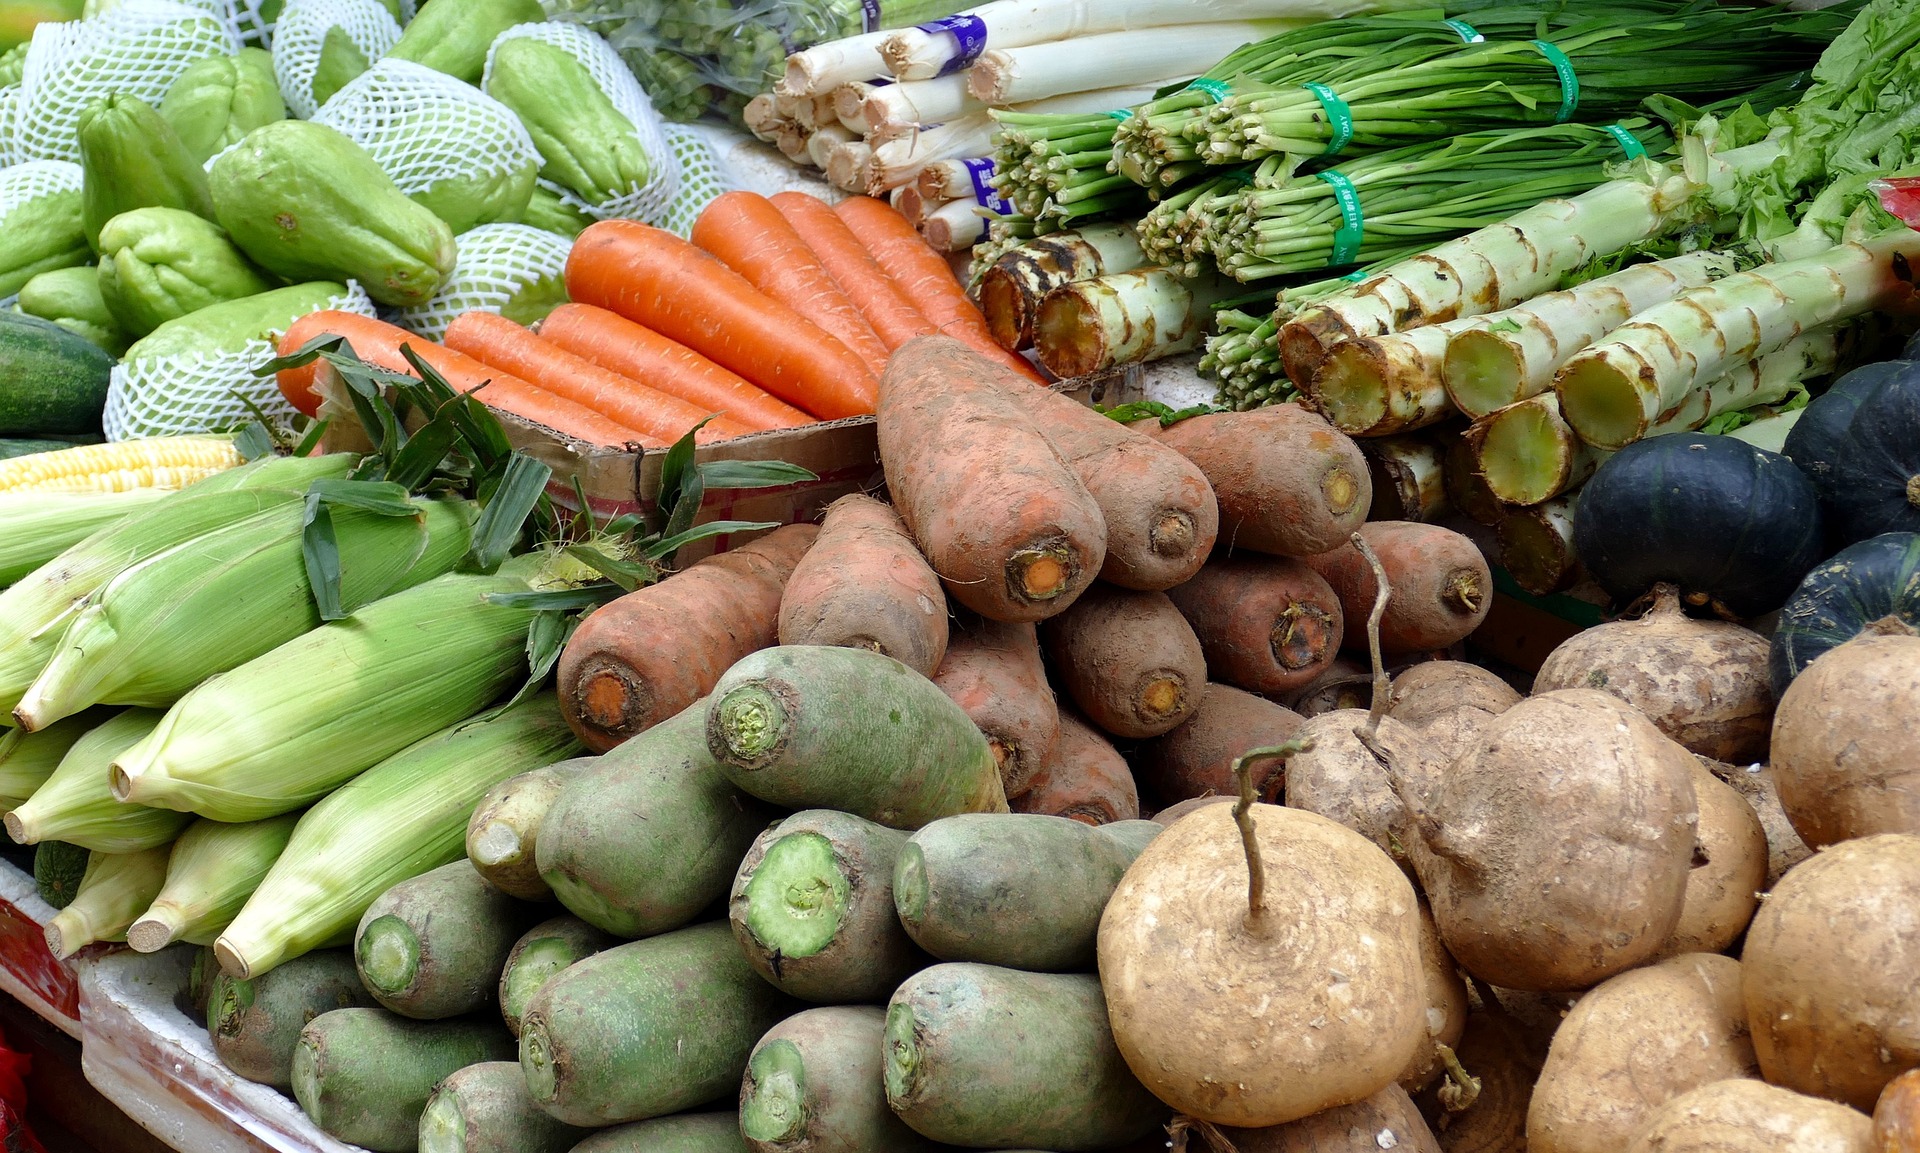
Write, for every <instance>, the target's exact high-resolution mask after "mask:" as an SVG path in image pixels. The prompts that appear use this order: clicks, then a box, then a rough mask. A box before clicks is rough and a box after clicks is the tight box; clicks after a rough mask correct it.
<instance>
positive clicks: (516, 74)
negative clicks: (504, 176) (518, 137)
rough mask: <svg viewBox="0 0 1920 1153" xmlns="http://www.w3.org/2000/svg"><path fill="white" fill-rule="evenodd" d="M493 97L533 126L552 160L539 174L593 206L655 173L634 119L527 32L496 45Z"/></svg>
mask: <svg viewBox="0 0 1920 1153" xmlns="http://www.w3.org/2000/svg"><path fill="white" fill-rule="evenodd" d="M434 2H435V3H439V2H440V0H434ZM487 95H489V96H491V97H493V98H494V99H495V100H498V101H499V102H500V103H502V104H505V105H506V106H507V107H508V108H511V109H513V110H514V111H515V112H516V113H518V114H519V116H520V120H521V122H522V123H524V124H525V125H526V126H527V133H528V135H530V136H532V137H533V146H534V147H535V148H538V149H539V150H540V155H541V157H542V158H543V159H544V160H545V161H546V163H545V164H544V165H542V166H541V168H540V175H541V176H544V177H546V178H547V179H548V180H551V181H553V182H554V183H555V184H558V185H559V186H560V187H562V188H565V189H568V190H570V191H572V192H573V193H575V194H576V195H578V196H579V197H580V198H581V199H582V200H584V201H586V202H587V203H588V204H605V203H606V202H607V201H610V200H613V199H614V198H616V197H620V196H625V195H627V194H629V193H631V192H634V191H636V190H637V189H639V188H642V187H644V186H645V185H646V183H647V181H649V180H651V179H652V178H653V161H652V159H651V158H650V157H649V156H648V155H647V150H646V147H645V146H644V145H643V144H641V143H640V133H639V131H638V130H637V129H636V128H635V127H634V125H633V121H631V120H628V119H627V118H626V117H625V116H623V115H621V114H620V110H619V109H617V108H615V107H614V106H613V101H612V100H609V99H608V98H607V94H606V93H605V92H603V91H602V90H601V88H600V85H599V84H598V83H596V82H595V81H594V79H593V74H592V73H590V72H588V71H587V69H586V66H585V65H583V64H581V63H580V61H578V60H576V59H575V58H574V57H573V55H572V54H571V53H569V52H568V51H567V50H566V49H564V48H561V47H558V46H557V45H553V44H548V43H546V42H544V41H541V40H535V39H533V38H531V37H525V36H522V37H515V38H513V39H511V40H502V41H501V42H500V43H499V44H498V45H497V46H496V47H495V48H494V50H493V68H492V69H491V70H490V71H489V72H488V73H487Z"/></svg>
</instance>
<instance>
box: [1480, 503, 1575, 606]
mask: <svg viewBox="0 0 1920 1153" xmlns="http://www.w3.org/2000/svg"><path fill="white" fill-rule="evenodd" d="M1576 496H1577V494H1574V493H1568V494H1567V495H1565V496H1557V497H1555V498H1553V499H1552V500H1550V501H1547V502H1545V503H1543V504H1537V505H1533V506H1532V507H1530V508H1516V509H1508V510H1507V515H1506V516H1505V517H1504V518H1503V519H1502V520H1501V521H1500V527H1499V528H1498V529H1497V530H1495V531H1496V533H1497V539H1498V542H1499V546H1498V547H1499V550H1500V567H1501V568H1504V569H1506V570H1507V572H1508V573H1509V574H1510V575H1511V576H1512V577H1513V582H1514V583H1515V584H1517V585H1519V586H1520V587H1521V588H1523V589H1525V590H1526V591H1528V592H1530V593H1532V594H1533V595H1535V596H1542V597H1543V596H1548V595H1550V594H1552V593H1557V592H1560V591H1562V590H1563V589H1567V588H1571V587H1572V586H1573V585H1574V584H1576V583H1578V581H1579V577H1580V572H1581V569H1580V558H1579V556H1578V555H1577V554H1576V553H1575V552H1574V551H1573V510H1574V505H1575V503H1576Z"/></svg>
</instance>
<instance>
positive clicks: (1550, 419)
mask: <svg viewBox="0 0 1920 1153" xmlns="http://www.w3.org/2000/svg"><path fill="white" fill-rule="evenodd" d="M1538 399H1539V398H1534V399H1533V400H1528V401H1524V402H1522V403H1519V404H1513V405H1509V406H1507V407H1506V408H1503V409H1501V410H1499V411H1498V412H1495V413H1494V414H1493V415H1492V416H1490V417H1488V418H1486V420H1484V421H1482V422H1481V424H1480V427H1479V428H1478V429H1477V430H1475V435H1474V437H1472V438H1471V441H1472V443H1473V444H1474V453H1475V464H1476V466H1477V468H1478V470H1479V473H1480V476H1481V477H1482V478H1483V479H1484V480H1485V481H1486V483H1487V487H1488V488H1490V489H1492V490H1493V494H1494V496H1496V497H1498V498H1499V499H1500V500H1501V501H1503V502H1505V503H1507V504H1517V505H1531V504H1539V503H1540V502H1541V501H1543V500H1546V499H1548V498H1549V497H1552V496H1554V495H1556V494H1557V493H1560V492H1562V491H1563V490H1565V489H1566V487H1567V480H1568V474H1569V473H1570V472H1571V470H1572V467H1573V457H1574V455H1575V453H1576V452H1577V451H1578V449H1577V446H1576V445H1575V444H1574V440H1573V433H1572V430H1571V429H1569V428H1568V427H1567V424H1566V422H1565V421H1564V420H1562V419H1560V416H1559V413H1558V411H1557V409H1556V406H1554V405H1553V404H1552V403H1550V402H1549V403H1546V404H1539V403H1535V402H1534V401H1535V400H1538ZM1549 400H1550V398H1549Z"/></svg>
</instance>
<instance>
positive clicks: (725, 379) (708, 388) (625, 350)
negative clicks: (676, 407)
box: [540, 304, 814, 432]
mask: <svg viewBox="0 0 1920 1153" xmlns="http://www.w3.org/2000/svg"><path fill="white" fill-rule="evenodd" d="M540 339H542V340H545V341H547V342H549V343H551V344H557V345H559V346H560V347H561V348H564V349H566V350H567V351H568V352H571V353H573V354H574V355H575V356H583V357H585V358H587V359H588V360H591V361H592V362H593V363H595V364H597V365H599V366H600V367H601V368H605V369H611V370H612V371H614V372H617V373H619V374H620V375H622V376H624V377H627V378H629V379H631V380H638V381H641V382H642V383H645V384H647V385H649V386H651V387H653V388H655V389H658V390H659V391H661V392H664V393H666V394H667V395H669V396H677V397H679V398H680V399H681V400H684V401H687V402H689V403H692V404H696V405H699V406H700V407H701V408H703V409H711V410H713V411H715V412H724V413H726V414H727V416H728V418H729V419H732V420H736V421H738V422H740V423H741V424H744V425H746V426H747V427H748V428H750V429H753V430H754V431H756V432H758V431H763V430H765V429H770V428H799V427H800V426H801V425H803V424H813V423H814V419H813V418H812V417H810V416H808V415H807V414H806V413H804V412H801V411H800V410H799V409H797V408H795V407H793V406H792V405H790V404H788V403H787V402H786V401H784V400H780V399H779V398H777V397H775V396H773V395H772V394H771V393H769V392H767V391H766V390H765V389H763V388H761V387H760V386H759V385H757V384H754V383H753V382H752V381H750V380H746V379H745V378H743V377H741V376H740V375H738V374H737V373H732V372H728V371H727V370H726V369H724V368H721V367H720V366H719V365H717V364H715V363H713V362H712V361H711V360H708V359H707V358H706V357H704V356H701V355H700V354H699V353H697V352H695V351H693V350H692V349H691V348H688V347H687V346H686V345H684V344H676V343H675V342H673V341H671V340H668V339H667V338H666V337H664V336H661V335H660V334H659V333H657V332H655V331H653V330H652V329H650V328H642V327H641V326H640V325H637V324H635V323H634V322H633V321H631V320H628V319H627V318H626V317H624V316H621V315H619V314H617V313H612V312H608V311H607V310H606V309H604V308H595V307H594V306H593V305H591V304H563V305H561V306H560V307H559V308H556V309H554V310H553V311H552V312H550V313H548V314H547V318H546V319H545V320H543V321H541V322H540Z"/></svg>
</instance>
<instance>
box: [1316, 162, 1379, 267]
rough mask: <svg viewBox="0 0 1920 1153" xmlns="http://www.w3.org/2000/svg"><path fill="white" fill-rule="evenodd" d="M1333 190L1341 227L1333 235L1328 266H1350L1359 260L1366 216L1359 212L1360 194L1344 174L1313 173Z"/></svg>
mask: <svg viewBox="0 0 1920 1153" xmlns="http://www.w3.org/2000/svg"><path fill="white" fill-rule="evenodd" d="M1314 175H1315V176H1316V177H1319V178H1320V179H1321V180H1324V181H1326V182H1327V183H1328V184H1329V185H1331V186H1332V188H1333V198H1334V201H1335V202H1336V203H1338V204H1339V205H1340V220H1341V225H1340V229H1339V231H1337V232H1335V233H1334V234H1333V259H1332V260H1330V261H1329V262H1328V263H1330V264H1336V265H1337V264H1352V263H1353V262H1354V261H1356V260H1358V259H1359V258H1360V244H1361V242H1362V241H1364V240H1365V239H1366V236H1367V220H1366V215H1365V214H1364V213H1363V212H1361V210H1360V193H1359V191H1358V190H1356V189H1355V188H1354V187H1353V181H1351V180H1348V179H1347V176H1346V173H1344V172H1341V171H1340V170H1339V169H1337V168H1329V169H1327V170H1326V171H1325V172H1316V173H1314Z"/></svg>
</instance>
